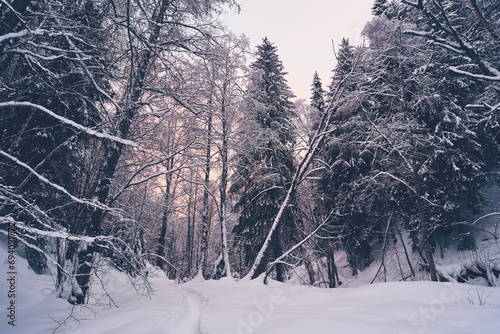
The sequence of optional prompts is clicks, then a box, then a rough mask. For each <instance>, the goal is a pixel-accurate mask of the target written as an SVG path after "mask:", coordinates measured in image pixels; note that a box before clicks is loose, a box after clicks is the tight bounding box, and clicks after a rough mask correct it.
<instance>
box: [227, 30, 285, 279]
mask: <svg viewBox="0 0 500 334" xmlns="http://www.w3.org/2000/svg"><path fill="white" fill-rule="evenodd" d="M277 51H278V50H277V48H276V47H275V46H274V45H273V44H272V43H271V42H270V41H269V40H268V39H267V38H265V39H264V40H263V43H262V44H261V45H259V46H258V47H257V56H256V60H255V62H253V63H252V64H251V65H250V76H249V83H248V87H247V95H248V98H247V102H246V110H245V114H244V115H242V118H243V119H242V125H241V129H240V136H241V143H240V145H239V146H240V147H239V152H240V153H239V154H238V156H237V157H236V161H237V164H238V166H237V170H236V173H235V175H236V179H235V180H234V183H233V185H232V189H231V190H232V192H233V193H235V194H237V195H239V197H238V199H237V202H236V205H235V209H236V210H238V211H239V214H240V216H239V220H238V224H237V225H236V226H235V228H234V230H233V232H234V233H236V234H237V235H238V236H239V237H240V238H241V241H240V242H242V243H243V245H244V249H245V255H246V257H245V259H246V262H247V263H249V262H251V261H253V259H255V257H256V255H257V252H258V251H259V249H260V248H261V246H262V244H263V243H264V240H265V237H266V235H267V233H268V231H269V228H270V226H271V224H272V220H273V218H274V217H275V216H276V214H277V212H278V210H279V205H280V204H281V202H282V201H283V199H284V197H285V192H286V186H287V184H288V183H289V182H290V181H291V177H292V175H293V172H294V165H293V154H292V148H293V144H294V126H293V125H292V118H293V117H294V116H295V112H294V109H293V104H292V102H291V101H290V99H291V98H292V97H293V93H292V92H291V90H290V88H289V87H288V85H287V82H286V79H285V74H286V72H284V69H283V64H282V62H281V60H280V59H279V57H278V53H277ZM286 211H287V212H286V213H285V215H286V219H285V221H286V222H287V224H284V225H282V226H281V227H280V228H279V230H278V231H276V233H275V234H274V235H273V238H272V240H271V245H270V247H269V248H268V251H267V253H266V254H265V259H264V261H262V262H261V265H260V266H259V268H258V269H257V271H256V272H255V276H258V275H259V274H260V273H262V272H263V271H264V270H265V269H266V265H267V264H268V263H269V262H270V261H271V260H272V259H274V258H277V257H278V256H280V255H281V253H282V251H283V246H284V245H286V244H288V243H290V242H291V240H292V239H293V235H294V228H293V226H294V223H293V213H292V209H291V208H289V209H287V210H286ZM276 270H277V279H278V280H280V281H283V280H284V279H285V276H284V274H285V271H284V267H283V266H282V265H281V264H280V265H278V266H277V268H276Z"/></svg>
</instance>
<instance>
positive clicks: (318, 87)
mask: <svg viewBox="0 0 500 334" xmlns="http://www.w3.org/2000/svg"><path fill="white" fill-rule="evenodd" d="M311 92H312V96H311V107H313V108H315V109H317V110H318V111H319V112H320V113H321V114H322V113H323V112H324V111H325V91H324V89H323V84H322V83H321V79H320V78H319V75H318V72H314V78H313V83H312V88H311Z"/></svg>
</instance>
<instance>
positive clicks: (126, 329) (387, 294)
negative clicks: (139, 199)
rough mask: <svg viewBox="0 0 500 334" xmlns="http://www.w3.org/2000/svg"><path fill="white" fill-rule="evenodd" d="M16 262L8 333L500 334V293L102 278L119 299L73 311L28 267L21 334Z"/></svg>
mask: <svg viewBox="0 0 500 334" xmlns="http://www.w3.org/2000/svg"><path fill="white" fill-rule="evenodd" d="M6 257H7V252H6V248H5V245H4V244H3V243H0V265H1V266H2V271H1V272H2V276H3V277H2V279H1V285H0V289H1V292H0V305H1V309H0V333H23V334H30V333H53V332H55V333H82V334H87V333H92V334H99V333H102V334H104V333H119V334H126V333H131V334H132V333H133V334H135V333H141V334H147V333H171V334H194V333H204V334H226V333H227V334H250V333H262V334H263V333H269V334H280V333H283V334H294V333H297V334H298V333H300V334H304V333H315V334H320V333H342V334H346V333H381V334H382V333H383V334H391V333H395V334H408V333H440V334H447V333H450V334H451V333H453V334H455V333H468V334H470V333H500V289H499V288H491V287H482V286H474V285H466V284H459V283H433V282H389V283H375V284H372V285H366V286H362V287H355V288H339V289H323V288H311V287H307V286H300V285H293V284H282V283H278V282H274V281H271V282H270V283H269V284H268V285H264V284H262V282H261V281H259V280H254V281H248V282H243V281H239V282H235V281H232V280H228V279H222V280H220V281H199V280H197V281H192V282H188V283H185V284H175V283H174V282H172V281H170V280H167V279H166V278H164V277H162V275H158V273H156V274H154V271H152V272H151V276H153V277H152V278H151V283H152V284H153V285H154V290H155V292H154V293H153V294H152V295H151V296H150V297H148V296H146V295H142V294H141V293H140V292H141V291H142V289H141V286H137V285H136V286H135V287H134V285H133V284H132V282H131V281H130V280H129V279H128V278H127V277H126V276H124V275H123V274H121V273H119V272H118V271H116V270H108V271H107V272H106V273H104V272H103V273H101V276H100V277H101V279H102V283H103V284H104V285H105V286H106V291H107V292H108V293H110V295H109V296H108V295H106V294H105V293H103V290H102V289H101V288H96V289H95V290H94V291H93V297H94V298H95V299H93V304H94V305H88V306H72V305H70V304H68V303H67V302H66V301H64V300H62V299H59V298H55V297H54V295H53V294H52V290H51V289H53V278H52V277H51V276H50V275H36V274H35V273H33V272H32V271H31V270H30V269H29V268H28V267H27V263H26V261H25V260H24V259H22V258H20V257H18V258H17V262H16V270H17V276H16V280H17V286H16V298H15V301H16V321H15V324H16V326H15V327H12V326H10V325H8V321H9V318H8V317H7V306H8V303H9V300H10V299H9V298H7V289H8V286H7V285H8V284H6V282H7V281H6V277H5V273H6V269H7V263H6ZM98 283H99V282H98ZM99 285H100V284H96V286H97V287H98V286H99ZM136 290H139V293H138V292H137V291H136ZM110 297H111V298H112V300H111V299H110Z"/></svg>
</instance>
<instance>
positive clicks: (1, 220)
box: [0, 217, 113, 243]
mask: <svg viewBox="0 0 500 334" xmlns="http://www.w3.org/2000/svg"><path fill="white" fill-rule="evenodd" d="M13 222H14V219H13V218H12V217H0V225H2V224H10V223H13ZM15 224H16V228H17V229H20V230H23V231H26V232H29V233H31V234H35V235H38V236H43V237H49V238H60V239H67V240H71V241H83V242H86V243H93V242H95V241H99V240H111V239H113V237H110V236H96V237H89V236H82V235H73V234H69V233H67V232H64V231H44V230H40V229H38V228H35V227H31V226H26V225H25V224H24V223H22V222H19V221H15Z"/></svg>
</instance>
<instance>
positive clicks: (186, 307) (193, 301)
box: [167, 288, 207, 334]
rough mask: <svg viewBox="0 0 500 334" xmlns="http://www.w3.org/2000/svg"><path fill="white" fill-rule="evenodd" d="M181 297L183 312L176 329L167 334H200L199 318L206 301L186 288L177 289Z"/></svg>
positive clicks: (196, 292)
mask: <svg viewBox="0 0 500 334" xmlns="http://www.w3.org/2000/svg"><path fill="white" fill-rule="evenodd" d="M178 290H179V291H180V293H181V294H182V295H183V298H184V300H183V312H182V316H181V319H180V322H179V323H178V324H177V325H176V328H174V329H172V331H168V330H167V333H172V334H201V332H200V318H201V312H202V310H203V307H204V306H205V304H206V302H207V300H206V298H205V297H204V296H203V295H202V294H201V293H199V292H198V291H196V290H191V289H188V288H180V289H178Z"/></svg>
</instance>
